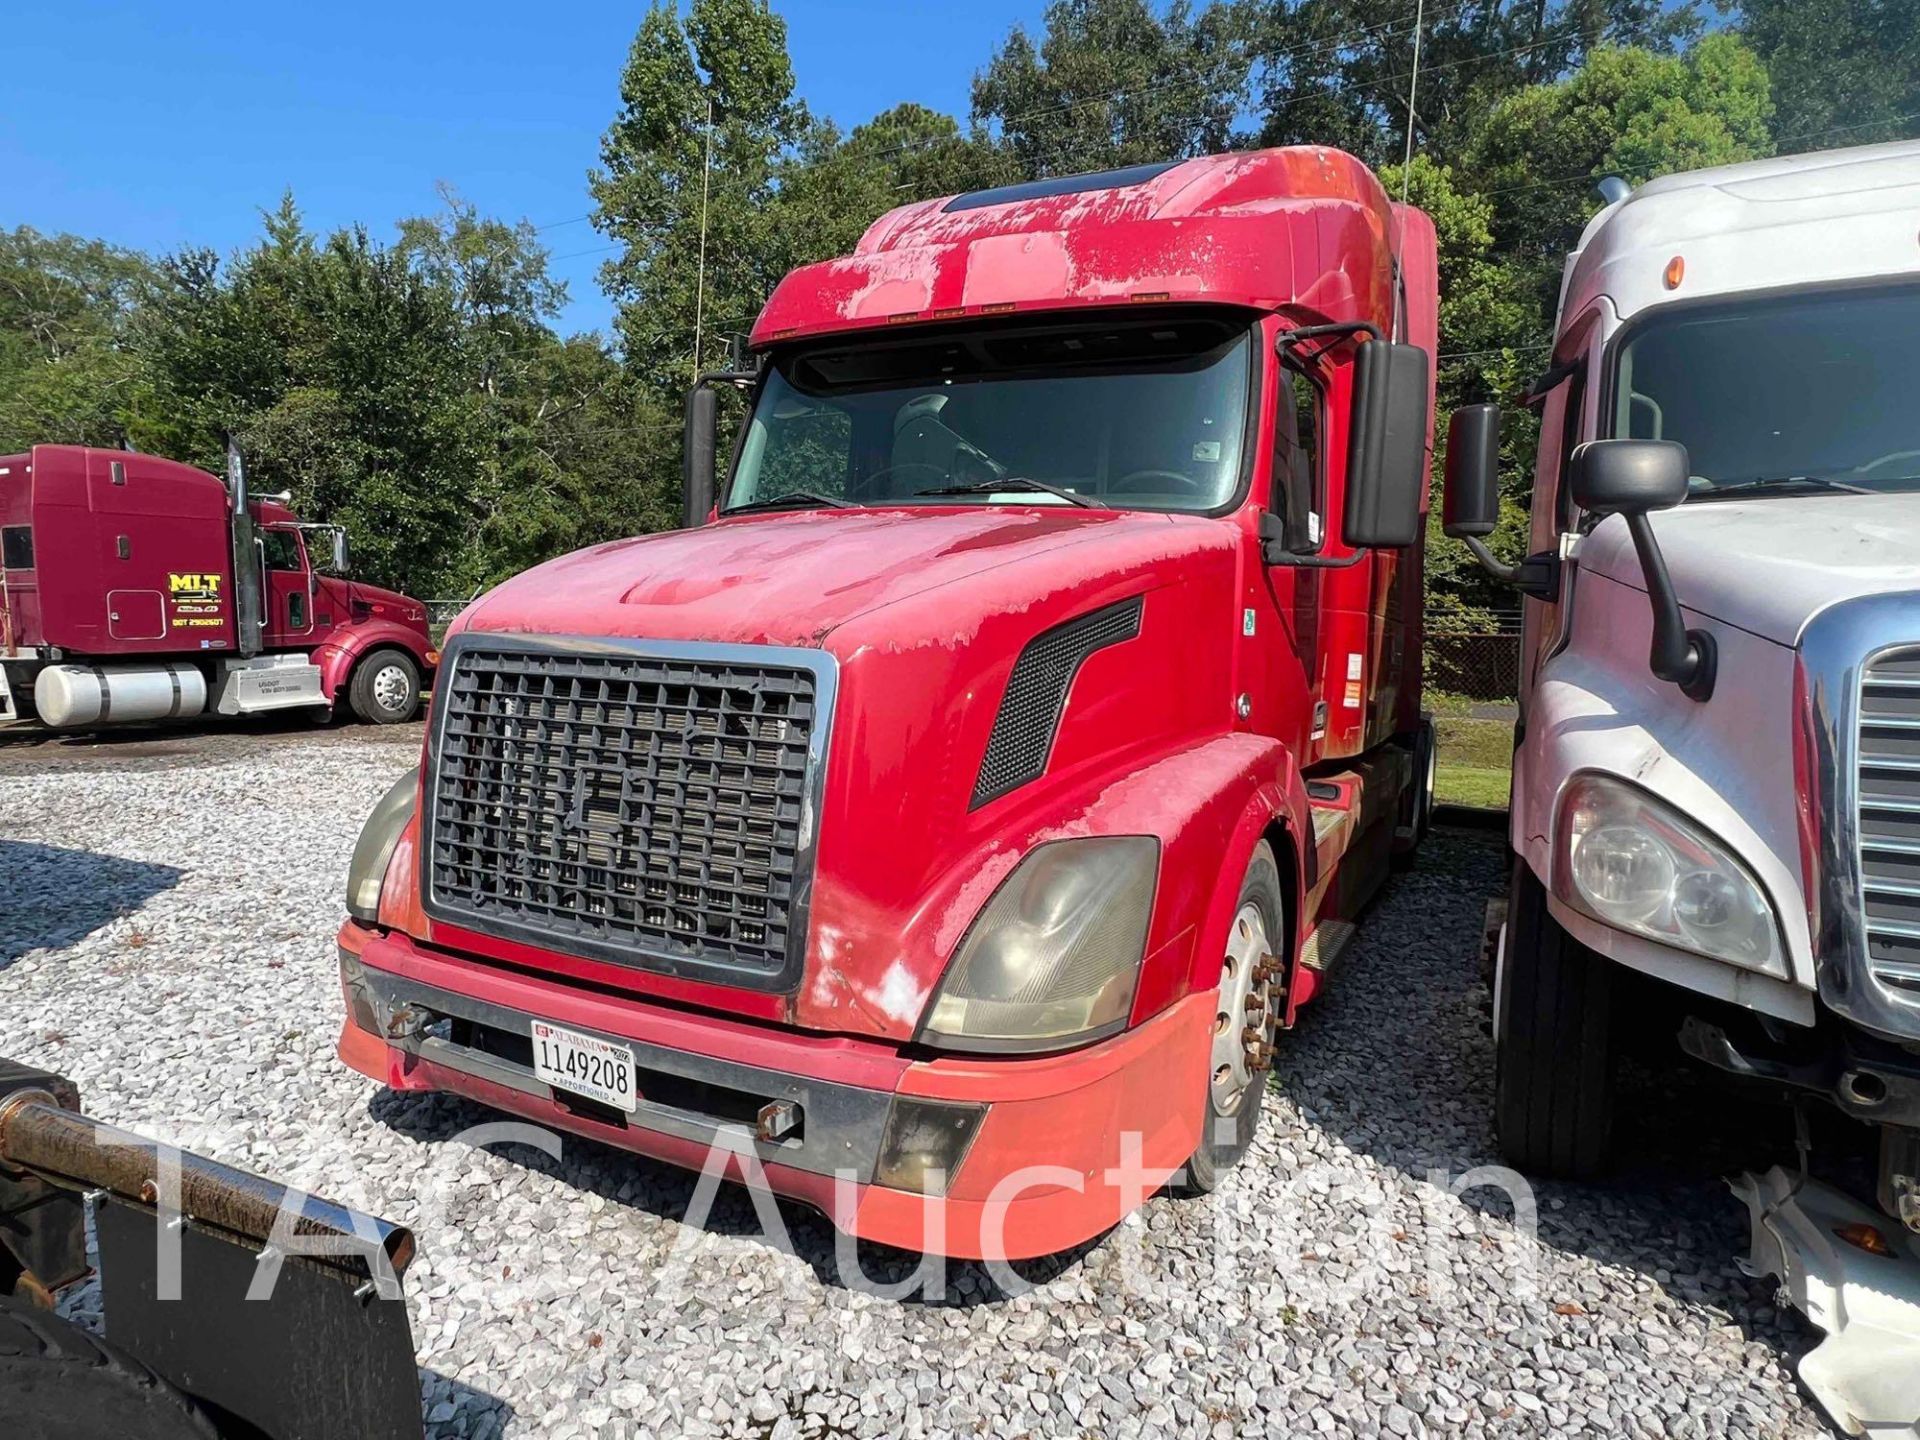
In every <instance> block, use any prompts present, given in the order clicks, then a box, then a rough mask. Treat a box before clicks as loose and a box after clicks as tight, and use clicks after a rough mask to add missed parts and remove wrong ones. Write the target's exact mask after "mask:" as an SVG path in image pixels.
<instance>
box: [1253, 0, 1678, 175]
mask: <svg viewBox="0 0 1920 1440" xmlns="http://www.w3.org/2000/svg"><path fill="white" fill-rule="evenodd" d="M1244 3H1246V4H1247V8H1248V10H1249V13H1250V16H1251V18H1250V21H1249V28H1250V32H1251V35H1252V37H1253V45H1254V59H1255V61H1256V69H1255V84H1254V88H1255V90H1256V92H1257V94H1258V96H1259V106H1258V108H1259V112H1260V114H1261V117H1262V124H1261V128H1260V135H1259V138H1260V142H1261V143H1262V144H1267V145H1293V144H1317V145H1337V146H1339V147H1341V148H1342V149H1346V150H1350V151H1352V152H1353V153H1354V154H1356V155H1358V156H1360V157H1361V158H1362V159H1364V160H1367V161H1368V162H1369V163H1372V164H1383V163H1386V162H1388V161H1391V160H1395V159H1398V158H1399V157H1400V156H1401V155H1402V154H1403V153H1404V147H1405V144H1406V136H1407V132H1408V128H1409V127H1408V114H1407V97H1408V91H1409V88H1410V85H1411V82H1412V79H1413V55H1414V30H1415V21H1416V11H1415V10H1414V9H1413V8H1410V7H1409V6H1407V5H1406V4H1404V3H1403V0H1281V3H1269V0H1244ZM1419 19H1420V36H1419V38H1420V72H1419V83H1418V86H1417V89H1416V94H1415V104H1414V114H1413V123H1412V132H1413V141H1414V147H1415V149H1416V150H1418V151H1419V152H1420V153H1423V154H1430V155H1434V156H1436V157H1437V158H1439V159H1441V160H1443V161H1444V160H1451V159H1453V158H1454V157H1455V155H1456V153H1457V152H1458V151H1459V150H1460V148H1461V147H1462V146H1463V145H1464V144H1465V143H1466V141H1467V139H1468V137H1469V136H1470V135H1471V134H1472V132H1473V130H1474V128H1475V127H1476V125H1477V124H1478V122H1479V121H1480V120H1481V119H1482V118H1483V117H1484V116H1485V115H1486V113H1487V111H1488V110H1489V109H1491V108H1492V107H1493V106H1494V105H1496V104H1498V103H1499V102H1500V101H1501V100H1503V99H1504V98H1505V97H1507V96H1508V95H1512V94H1515V93H1518V92H1520V91H1523V90H1526V89H1529V88H1531V87H1533V86H1536V85H1541V84H1546V83H1549V82H1551V81H1554V80H1556V79H1558V78H1560V77H1562V76H1564V75H1566V74H1568V73H1570V72H1571V71H1573V70H1576V69H1578V68H1579V66H1580V65H1581V64H1582V63H1583V62H1584V60H1585V58H1586V56H1587V55H1588V54H1589V53H1591V52H1592V51H1593V50H1594V49H1595V47H1597V46H1600V45H1603V44H1612V45H1628V46H1639V47H1642V48H1646V49H1651V50H1656V51H1663V52H1664V51H1671V50H1673V49H1675V48H1677V47H1680V46H1683V45H1684V44H1685V43H1686V42H1687V41H1688V40H1689V39H1691V37H1692V36H1693V35H1694V34H1695V33H1696V32H1697V31H1698V29H1699V19H1698V15H1697V14H1696V11H1695V6H1694V3H1693V0H1682V3H1679V4H1676V5H1672V6H1667V5H1662V4H1661V3H1659V0H1530V3H1523V4H1513V5H1503V4H1498V3H1495V4H1469V5H1462V6H1457V7H1456V6H1442V5H1433V6H1429V7H1427V10H1426V12H1425V13H1424V14H1423V15H1421V16H1420V17H1419Z"/></svg>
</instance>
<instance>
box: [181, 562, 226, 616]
mask: <svg viewBox="0 0 1920 1440" xmlns="http://www.w3.org/2000/svg"><path fill="white" fill-rule="evenodd" d="M225 578H226V577H225V576H222V575H217V574H208V573H206V572H205V571H200V570H186V571H181V572H178V573H175V572H172V571H169V572H168V574H167V596H168V598H169V599H171V600H172V601H173V628H174V629H176V630H206V629H212V628H214V627H216V626H219V625H224V624H225V623H226V620H225V619H224V617H223V616H222V615H221V613H220V582H221V581H222V580H223V579H225Z"/></svg>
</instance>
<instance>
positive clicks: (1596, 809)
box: [1553, 775, 1787, 976]
mask: <svg viewBox="0 0 1920 1440" xmlns="http://www.w3.org/2000/svg"><path fill="white" fill-rule="evenodd" d="M1553 892H1554V894H1555V895H1557V896H1559V897H1560V899H1561V900H1563V901H1565V902H1566V903H1567V904H1569V905H1572V906H1573V907H1574V908H1575V909H1577V910H1581V911H1584V912H1585V913H1586V914H1588V915H1591V916H1592V917H1593V918H1594V919H1596V920H1599V921H1601V922H1602V923H1604V924H1607V925H1612V926H1614V927H1616V928H1618V929H1621V930H1626V931H1629V932H1630V933H1632V934H1635V935H1644V936H1645V937H1646V938H1647V939H1649V940H1657V941H1659V942H1660V943H1661V944H1662V945H1672V946H1674V947H1675V948H1677V949H1681V950H1691V951H1693V952H1694V953H1695V954H1696V955H1705V956H1707V957H1708V958H1709V959H1713V960H1724V961H1726V962H1727V963H1729V964H1732V965H1739V966H1742V967H1743V968H1745V969H1748V970H1758V971H1761V972H1763V973H1765V974H1768V975H1778V976H1785V975H1786V973H1787V963H1786V954H1785V951H1784V950H1783V949H1782V947H1781V944H1780V926H1779V924H1778V922H1777V921H1776V920H1775V919H1774V913H1773V905H1772V903H1771V902H1770V901H1769V900H1768V899H1767V893H1766V891H1764V890H1762V889H1761V888H1760V882H1759V881H1757V880H1755V879H1754V878H1753V875H1752V874H1751V873H1750V872H1749V871H1748V870H1747V867H1746V866H1744V865H1742V864H1741V863H1740V861H1739V860H1738V859H1737V858H1735V856H1734V854H1733V852H1732V851H1731V850H1730V849H1728V848H1727V846H1726V845H1725V844H1724V843H1723V842H1722V841H1720V840H1719V839H1717V838H1715V837H1714V836H1712V835H1710V834H1708V833H1707V832H1706V831H1705V830H1703V829H1701V828H1700V827H1699V826H1698V825H1696V824H1694V823H1693V822H1692V821H1691V820H1689V819H1687V818H1686V817H1685V816H1684V815H1682V814H1680V812H1679V811H1677V810H1675V809H1673V808H1672V807H1671V806H1669V805H1667V804H1665V803H1663V802H1661V801H1659V800H1656V799H1654V798H1653V796H1651V795H1649V794H1647V793H1646V792H1645V791H1644V790H1640V789H1637V788H1635V787H1634V786H1632V785H1629V784H1627V783H1626V782H1625V781H1621V780H1614V779H1611V778H1609V777H1607V776H1605V775H1576V776H1575V777H1574V778H1573V779H1572V781H1570V782H1569V783H1568V785H1567V793H1566V795H1565V797H1564V798H1563V799H1562V801H1561V804H1560V826H1559V835H1558V844H1557V853H1556V856H1555V864H1554V867H1553Z"/></svg>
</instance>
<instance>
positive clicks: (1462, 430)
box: [1440, 405, 1500, 540]
mask: <svg viewBox="0 0 1920 1440" xmlns="http://www.w3.org/2000/svg"><path fill="white" fill-rule="evenodd" d="M1440 510H1441V516H1440V524H1441V528H1442V529H1443V530H1445V531H1446V533H1447V536H1448V538H1449V539H1453V540H1468V539H1472V540H1481V539H1485V538H1486V537H1487V536H1489V535H1491V534H1492V533H1493V532H1494V527H1495V526H1497V525H1498V524H1499V523H1500V407H1499V406H1498V405H1462V406H1461V407H1460V408H1459V409H1458V410H1456V411H1454V412H1453V418H1452V419H1451V420H1449V421H1448V422H1447V484H1446V494H1445V495H1443V496H1442V497H1441V499H1440Z"/></svg>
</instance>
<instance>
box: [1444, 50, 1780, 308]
mask: <svg viewBox="0 0 1920 1440" xmlns="http://www.w3.org/2000/svg"><path fill="white" fill-rule="evenodd" d="M1770 113H1771V102H1770V100H1769V98H1768V82H1767V72H1766V68H1765V66H1763V65H1762V64H1761V63H1760V61H1759V59H1758V57H1756V56H1755V55H1754V53H1753V52H1752V51H1751V50H1750V49H1748V48H1747V46H1746V45H1744V44H1743V43H1742V42H1741V41H1740V40H1739V39H1738V38H1737V37H1735V36H1733V35H1728V34H1716V35H1709V36H1707V37H1705V38H1704V39H1702V40H1701V41H1700V42H1699V43H1698V44H1696V45H1694V46H1693V47H1692V49H1690V50H1689V51H1688V52H1687V53H1686V54H1685V55H1660V54H1655V53H1653V52H1650V51H1646V50H1630V49H1612V48H1608V49H1602V50H1598V51H1596V52H1594V54H1593V55H1592V57H1591V58H1590V59H1589V60H1588V61H1587V63H1586V64H1585V65H1584V66H1582V67H1581V69H1580V70H1579V71H1577V72H1576V73H1574V74H1573V75H1571V76H1569V77H1567V78H1566V79H1564V80H1560V81H1556V82H1555V83H1553V84H1549V85H1536V86H1534V87H1532V88H1530V89H1527V90H1523V91H1519V92H1516V93H1515V94H1513V95H1511V96H1509V97H1508V98H1507V99H1505V100H1503V101H1502V102H1501V103H1500V104H1499V105H1497V106H1495V107H1494V108H1493V110H1492V111H1491V112H1490V113H1489V114H1488V115H1487V116H1486V118H1485V120H1484V122H1483V123H1482V124H1481V125H1480V126H1479V127H1478V128H1477V129H1476V131H1475V133H1474V134H1473V136H1472V138H1471V140H1470V141H1469V142H1468V144H1467V146H1466V148H1465V151H1464V153H1463V155H1462V156H1461V159H1460V164H1459V167H1458V168H1459V170H1460V172H1461V174H1462V175H1463V176H1464V177H1465V178H1466V180H1467V184H1468V188H1470V189H1474V190H1478V191H1479V192H1480V193H1481V194H1483V195H1485V196H1487V197H1488V198H1489V199H1491V200H1492V202H1493V218H1492V229H1493V234H1494V237H1495V244H1496V247H1497V248H1498V250H1499V252H1500V253H1501V255H1502V256H1503V257H1504V260H1505V262H1506V263H1507V264H1508V265H1509V266H1510V267H1512V270H1513V274H1514V275H1515V277H1516V279H1517V280H1520V281H1522V282H1523V283H1525V284H1526V285H1527V286H1528V287H1529V288H1530V289H1532V291H1533V292H1534V295H1535V302H1536V308H1535V315H1536V317H1537V321H1538V322H1539V323H1538V328H1537V332H1536V337H1535V338H1536V339H1546V338H1548V337H1549V331H1548V328H1547V327H1548V326H1549V325H1550V324H1551V321H1552V316H1553V309H1552V305H1553V300H1554V297H1555V295H1556V294H1557V292H1558V288H1559V280H1560V272H1561V268H1562V265H1563V263H1564V261H1565V257H1566V255H1567V253H1568V252H1569V251H1571V250H1572V249H1573V247H1574V246H1575V245H1576V244H1577V243H1578V241H1579V238H1580V231H1581V229H1582V227H1583V226H1584V225H1585V224H1586V222H1587V219H1588V217H1590V216H1591V215H1592V214H1593V212H1594V210H1595V209H1597V208H1598V205H1599V201H1598V199H1597V197H1596V196H1595V195H1594V193H1593V189H1592V186H1593V183H1594V182H1595V181H1597V180H1598V179H1599V178H1600V177H1602V176H1604V175H1618V176H1620V177H1621V178H1622V179H1624V180H1626V181H1627V183H1628V184H1630V185H1638V184H1641V183H1643V182H1645V181H1647V180H1651V179H1653V178H1654V177H1655V176H1657V175H1665V174H1670V173H1672V172H1674V171H1679V170H1694V169H1698V168H1700V167H1702V166H1708V165H1724V164H1730V163H1732V162H1733V161H1736V160H1747V159H1752V158H1754V157H1756V156H1761V155H1765V154H1768V153H1769V152H1770V150H1771V147H1772V141H1771V138H1770V136H1769V133H1768V128H1767V122H1768V118H1769V115H1770Z"/></svg>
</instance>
